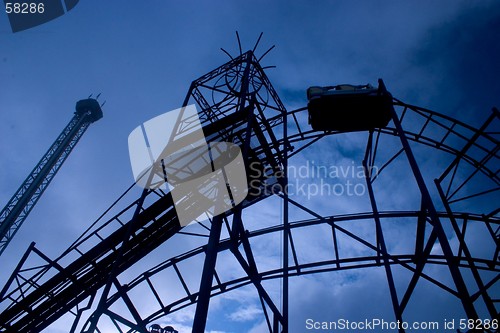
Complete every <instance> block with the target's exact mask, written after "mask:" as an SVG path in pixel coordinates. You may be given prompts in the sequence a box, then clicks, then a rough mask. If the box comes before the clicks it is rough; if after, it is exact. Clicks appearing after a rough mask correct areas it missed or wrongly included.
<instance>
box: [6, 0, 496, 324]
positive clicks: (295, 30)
mask: <svg viewBox="0 0 500 333" xmlns="http://www.w3.org/2000/svg"><path fill="white" fill-rule="evenodd" d="M235 31H239V34H240V37H241V40H242V44H243V49H244V50H247V49H251V48H252V47H253V45H254V43H255V41H256V40H257V38H258V36H259V34H260V32H264V36H263V39H262V40H261V43H260V46H259V48H258V50H257V54H259V51H260V53H262V52H264V51H265V50H267V49H268V48H269V47H271V46H272V45H276V48H275V49H274V50H273V51H272V52H271V53H270V54H269V55H268V56H266V58H265V59H264V65H276V66H277V68H276V69H271V70H269V71H268V76H269V78H270V80H271V82H272V84H273V85H274V87H275V89H276V91H277V92H278V94H279V95H280V97H281V99H282V100H283V101H284V103H285V106H286V107H287V108H288V109H295V108H298V107H303V106H305V105H306V103H307V101H306V96H305V90H306V89H307V87H309V86H312V85H332V84H341V83H352V84H366V83H372V84H374V85H375V84H376V82H377V79H378V78H383V79H384V81H385V83H386V85H387V87H388V89H389V91H391V93H392V94H393V95H394V96H395V97H397V98H398V99H400V100H403V101H405V102H407V103H410V104H415V105H419V106H423V107H427V108H430V109H433V110H436V111H438V112H440V113H443V114H446V115H449V116H452V117H456V118H457V119H459V120H462V121H464V122H467V123H469V124H471V125H473V126H477V127H479V125H480V124H481V123H482V122H483V121H484V120H485V119H486V117H487V116H488V115H489V113H490V110H491V107H492V106H494V105H497V106H498V105H499V104H500V103H499V96H500V80H499V79H498V74H499V73H500V62H499V60H498V59H500V45H499V43H498V41H499V40H500V36H499V35H500V3H499V2H498V1H475V2H471V1H445V0H442V1H439V2H436V1H404V2H403V1H357V2H352V1H314V2H311V1H272V2H271V1H246V2H240V1H238V2H237V1H189V2H182V3H181V2H174V1H167V0H163V1H159V0H151V1H147V2H142V1H141V2H139V1H117V0H112V1H97V0H81V1H80V3H79V4H78V5H77V6H76V7H75V8H74V9H73V10H71V11H70V12H68V13H67V14H65V15H64V16H62V17H59V18H57V19H55V20H53V21H51V22H49V23H47V24H44V25H41V26H39V27H35V28H33V29H30V30H26V31H23V32H19V33H16V34H13V33H12V32H11V31H10V27H9V23H8V19H7V16H6V15H5V14H0V84H1V89H0V133H1V137H0V156H1V158H0V171H1V172H0V204H1V205H3V204H5V203H6V202H7V201H8V200H9V199H10V197H11V196H12V194H13V193H14V192H15V191H16V190H17V188H18V187H19V185H20V184H21V183H22V181H23V180H24V179H25V178H26V176H27V175H28V173H29V172H30V171H31V170H32V168H33V167H34V165H35V164H36V163H37V162H38V161H39V159H40V158H41V156H42V154H43V153H44V152H45V151H46V150H47V148H48V147H49V146H50V145H51V144H52V143H53V141H54V140H55V138H56V137H57V135H58V134H59V133H60V132H61V130H62V129H63V127H64V126H65V125H66V124H67V123H68V122H69V120H70V119H71V117H72V114H73V112H74V105H75V103H76V101H77V100H79V99H83V98H86V97H87V96H88V95H90V94H94V96H95V95H96V94H97V93H102V95H101V97H100V100H101V101H104V100H106V105H105V107H104V118H103V119H101V120H99V121H98V122H96V123H95V124H92V125H91V126H90V128H89V129H88V131H87V133H85V135H84V136H83V138H82V140H81V141H80V143H79V144H78V145H77V147H76V148H75V149H74V151H73V153H72V154H71V156H70V157H69V158H68V160H67V161H66V163H65V164H64V166H63V167H62V169H61V170H60V172H59V174H58V175H57V176H56V177H55V179H54V180H53V182H52V184H51V185H50V187H49V188H48V189H47V191H46V192H45V194H44V195H43V197H42V198H41V199H40V201H39V203H38V205H37V206H36V207H35V208H34V210H33V212H32V214H31V215H30V216H29V218H28V219H27V221H26V222H25V224H24V225H23V227H22V228H21V229H20V231H19V232H18V234H17V235H16V237H15V239H14V240H13V241H12V242H11V244H10V246H9V247H8V248H7V249H6V251H5V252H4V254H3V255H2V257H0V267H1V269H0V284H2V285H3V284H4V283H5V281H6V280H7V278H8V277H9V275H10V272H11V271H12V270H13V268H14V267H15V265H16V264H17V262H18V260H19V259H20V257H21V255H22V253H24V251H25V250H26V248H27V246H28V245H29V243H30V242H32V241H35V242H36V243H37V247H38V248H40V249H41V250H43V251H44V253H46V254H48V255H49V256H50V257H55V256H57V255H58V254H60V253H61V252H62V251H63V250H64V249H66V248H67V246H68V245H69V244H71V242H72V241H73V240H75V239H76V238H77V237H78V236H79V235H80V234H81V233H82V232H83V230H85V229H86V228H87V227H88V225H89V224H90V221H93V220H94V219H95V218H97V217H98V216H99V215H100V213H101V212H103V211H104V210H105V209H106V207H107V206H108V205H109V204H111V203H112V202H113V201H114V200H115V199H116V198H117V197H118V196H119V195H120V194H121V193H122V192H123V191H124V190H125V189H126V188H127V187H128V186H129V185H130V184H131V183H132V182H133V176H132V173H131V169H130V165H129V157H128V151H127V138H128V135H129V133H130V132H131V131H132V130H133V129H134V128H135V127H137V126H138V125H140V124H141V123H143V122H144V121H147V120H149V119H151V118H153V117H154V116H157V115H159V114H162V113H164V112H167V111H169V110H172V109H175V108H178V107H179V106H180V105H181V103H182V101H183V99H184V97H185V94H186V92H187V89H188V87H189V84H190V82H191V81H192V80H194V79H196V78H198V77H199V76H201V75H202V74H204V73H206V72H208V71H210V70H211V69H213V68H215V67H216V66H218V65H220V64H222V63H224V62H226V61H227V60H228V57H227V56H226V55H225V54H224V53H223V52H221V51H220V48H221V47H223V48H224V49H226V50H228V51H229V52H230V53H231V54H233V55H236V54H237V43H236V37H235ZM328 140H330V141H327V143H326V144H325V146H319V145H318V147H312V148H311V149H310V150H307V151H306V152H305V153H304V155H303V156H301V157H298V160H297V162H296V163H297V164H300V163H304V161H315V162H316V163H317V164H330V163H336V165H350V164H349V163H350V161H351V160H352V159H353V158H354V156H356V154H358V153H359V149H362V148H363V147H364V144H365V143H364V142H365V141H363V140H365V139H364V137H362V136H359V135H358V136H352V137H349V138H348V137H347V136H343V137H339V138H335V139H328ZM322 147H323V148H322ZM324 147H327V149H326V148H324ZM332 147H333V148H332ZM389 150H390V149H389ZM422 163H423V165H424V166H429V165H430V164H431V163H434V164H433V165H437V166H441V164H442V167H445V166H446V161H445V160H439V161H438V162H435V161H433V162H427V161H426V160H425V159H424V160H423V161H422ZM435 163H437V164H435ZM439 170H442V168H441V169H439ZM392 172H394V177H395V178H396V179H397V177H399V176H400V177H403V176H405V174H404V172H403V171H401V170H399V169H397V168H396V169H394V170H392ZM436 172H437V171H436ZM430 173H432V172H430ZM438 174H439V173H438ZM400 179H403V178H400ZM405 184H406V183H405V182H403V181H401V182H397V181H392V182H391V185H392V186H394V190H396V189H398V188H399V189H400V190H401V188H404V187H405ZM386 185H387V184H386ZM391 189H392V188H391ZM136 193H138V192H136ZM391 193H394V192H389V191H387V192H386V193H385V197H386V198H387V200H385V201H384V204H386V205H387V207H388V208H392V209H406V207H412V205H413V204H414V202H413V201H414V200H413V199H414V198H412V196H411V195H410V194H409V195H408V197H406V196H404V197H403V196H395V195H392V194H391ZM381 195H384V194H381ZM302 199H304V198H302ZM316 199H317V200H315V201H314V202H311V204H310V205H311V206H310V207H312V208H314V209H317V210H318V211H321V212H322V213H325V214H329V215H333V214H341V213H345V212H353V211H366V205H365V206H363V203H360V204H359V206H358V205H354V204H352V203H350V202H349V198H345V197H343V198H336V201H334V203H332V201H331V198H316ZM304 200H305V199H304ZM279 202H280V201H279V200H277V199H270V200H269V202H267V203H262V204H261V205H260V206H259V208H258V209H254V210H253V211H249V212H247V213H246V214H247V217H246V218H247V219H248V221H249V222H253V223H254V225H255V226H256V227H257V226H258V225H260V224H259V223H260V222H262V221H263V220H265V221H267V220H269V221H271V220H272V219H273V218H274V219H275V222H276V223H278V222H277V221H278V220H279V214H278V213H277V212H276V208H275V207H276V205H279ZM303 202H307V201H303ZM295 214H296V215H294V216H293V219H300V218H305V217H306V216H305V215H304V216H303V215H301V213H299V212H296V213H295ZM256 227H255V228H256ZM367 232H369V231H367ZM390 232H393V233H394V235H395V236H394V237H395V238H398V237H399V239H403V240H404V239H405V238H401V237H402V236H401V235H402V234H404V232H405V231H404V230H403V229H398V228H397V227H394V229H391V231H390ZM322 233H323V231H322V230H318V231H312V232H311V234H308V235H306V234H304V235H301V236H298V237H299V238H301V239H302V240H303V241H304V243H305V245H308V246H309V247H305V245H304V249H307V250H304V254H303V256H304V258H305V259H304V260H306V259H309V260H313V259H314V258H315V257H316V255H317V256H321V255H322V254H323V253H324V252H325V249H324V248H322V246H321V245H320V244H321V243H320V242H319V241H318V242H316V237H320V235H321V234H322ZM398 233H401V234H398ZM311 240H315V241H314V242H313V241H311ZM182 242H184V243H182ZM299 242H300V240H299ZM178 243H182V244H184V246H185V247H186V248H189V246H191V245H194V244H196V243H190V241H183V240H178V241H177V243H175V244H176V246H177V245H178ZM263 243H265V242H263ZM263 243H258V244H257V243H256V245H255V246H256V247H257V248H258V249H259V250H261V253H263V255H262V257H261V259H260V260H262V263H261V264H262V265H263V266H264V265H266V264H268V265H269V266H270V267H271V266H272V265H273V264H276V262H275V261H277V260H278V259H279V258H278V257H275V256H274V255H273V254H272V252H271V250H270V249H266V248H265V246H264V245H263ZM306 243H307V244H306ZM313 243H314V244H313ZM259 244H260V245H259ZM396 245H397V244H396ZM396 245H395V246H396ZM399 245H401V246H404V242H403V241H401V244H399ZM176 246H172V247H174V248H173V249H171V248H169V247H168V246H167V245H165V247H162V250H161V251H162V252H158V251H156V252H155V253H154V255H153V257H152V258H150V259H148V260H149V261H146V262H147V263H155V262H159V261H161V260H163V259H166V258H168V256H169V255H171V253H174V252H175V251H177V250H178V248H177V247H176ZM259 246H261V247H262V248H259ZM346 249H350V250H353V251H354V250H355V249H354V248H351V247H349V246H347V247H346ZM169 251H170V252H169ZM266 260H268V261H266ZM273 260H274V261H273ZM147 265H148V264H143V265H142V266H140V267H141V268H145V267H147ZM195 266H196V263H194V264H193V265H192V266H189V267H186V270H187V271H189V270H190V269H192V270H193V271H195V270H197V269H198V268H195ZM198 267H199V266H198ZM227 267H230V265H229V264H228V266H227ZM228 269H229V268H228ZM137 270H138V271H140V269H137ZM133 276H135V275H133V274H131V276H130V277H131V278H132V277H133ZM125 280H126V279H125ZM193 283H196V282H193ZM384 283H385V284H384ZM374 285H377V286H378V285H380V286H383V287H380V288H378V287H375V288H374V287H373V286H374ZM345 286H350V287H351V288H344V287H345ZM270 288H271V289H272V290H277V289H276V288H277V287H276V286H272V287H270ZM273 288H274V289H273ZM298 291H300V292H298ZM247 292H248V294H246V293H247ZM384 293H385V294H386V293H387V287H386V282H385V276H384V274H383V271H381V270H374V271H369V270H367V271H366V272H363V273H359V274H354V273H347V272H346V273H341V274H337V275H335V278H332V276H331V275H328V274H323V275H314V276H306V277H303V278H297V279H296V280H294V282H293V283H292V285H291V295H293V296H291V313H292V320H291V325H290V326H291V327H290V330H291V332H302V331H303V327H304V318H306V316H311V315H313V314H315V315H316V316H317V318H318V320H331V319H333V318H334V317H345V318H353V319H356V318H358V319H360V318H364V317H367V316H371V317H373V316H382V317H386V318H390V316H391V313H392V310H391V309H390V303H389V298H388V297H386V296H384ZM367 295H369V297H368V296H367ZM373 300H376V301H373ZM447 301H448V300H446V299H443V300H439V301H435V300H433V302H438V303H439V304H441V305H443V306H445V307H446V304H447ZM374 302H376V303H377V306H374ZM384 302H385V303H384ZM212 304H213V305H212V306H211V313H212V314H213V316H214V317H213V318H217V319H216V320H215V319H214V320H211V321H209V325H208V326H207V330H208V331H212V332H216V331H218V332H261V331H262V329H263V327H264V326H263V323H262V321H261V318H260V317H259V315H260V312H259V311H260V310H259V308H258V306H257V303H256V302H255V295H253V296H252V295H251V291H247V290H246V289H242V290H239V291H238V292H235V293H234V294H232V296H227V297H225V298H217V299H216V300H215V301H214V302H213V303H212ZM432 304H433V303H432V302H431V301H430V300H427V302H423V303H419V305H418V306H419V307H420V308H418V309H417V312H418V313H420V314H421V315H420V316H417V317H420V319H422V318H424V319H426V318H428V319H426V320H431V319H433V318H434V317H436V318H440V316H441V318H442V316H444V314H442V313H441V312H440V310H436V311H434V310H433V311H432V313H433V314H432V315H431V314H430V312H429V311H427V310H426V309H427V308H428V307H430V306H431V305H432ZM443 311H444V310H443ZM454 311H455V312H454ZM459 311H460V310H457V309H451V308H450V310H449V312H448V313H447V314H446V315H456V316H460V312H459ZM189 317H190V312H189V311H187V312H183V313H180V314H177V315H176V317H174V318H172V319H171V322H175V323H177V327H178V329H179V328H181V329H184V328H186V327H188V326H189ZM431 317H432V318H431ZM457 318H458V317H457ZM226 321H227V322H232V323H224V322H226ZM65 325H67V322H63V323H62V324H56V325H54V326H53V327H52V328H51V329H49V330H48V332H64V331H67V329H66V330H65V328H64V327H65ZM182 332H184V331H182Z"/></svg>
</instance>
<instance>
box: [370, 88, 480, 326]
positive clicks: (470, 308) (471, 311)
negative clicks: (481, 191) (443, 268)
mask: <svg viewBox="0 0 500 333" xmlns="http://www.w3.org/2000/svg"><path fill="white" fill-rule="evenodd" d="M379 89H381V90H382V91H383V92H384V93H387V94H388V92H387V90H386V87H385V84H384V82H383V81H382V79H379ZM391 112H392V120H393V122H394V126H395V127H396V131H397V135H398V137H399V139H400V141H401V145H402V146H403V149H404V151H405V154H406V157H407V159H408V163H409V164H410V168H411V170H412V172H413V176H414V177H415V180H416V182H417V186H418V188H419V190H420V193H421V196H422V208H424V209H426V210H427V212H428V214H429V217H430V222H431V224H432V226H433V229H434V230H433V231H434V232H435V233H436V237H437V239H438V241H439V243H440V245H441V249H442V251H443V254H444V256H445V257H446V261H447V263H448V268H449V270H450V274H451V277H452V279H453V282H454V283H455V286H456V288H457V291H458V294H459V295H460V300H461V302H462V305H463V307H464V310H465V313H466V315H467V317H468V318H469V319H478V315H477V312H476V309H475V308H474V305H473V303H472V299H471V297H470V295H469V291H468V290H467V286H466V285H465V281H464V279H463V277H462V273H461V272H460V269H459V267H458V265H457V263H456V262H455V259H454V256H453V251H452V249H451V246H450V244H449V242H448V239H447V237H446V233H445V232H444V228H443V225H442V224H441V221H440V220H439V217H438V215H437V211H436V208H435V207H434V203H433V201H432V198H431V195H430V193H429V190H428V188H427V186H426V184H425V181H424V177H423V176H422V173H421V172H420V168H419V167H418V164H417V160H416V159H415V156H414V155H413V151H412V150H411V148H410V144H409V143H408V140H407V139H406V136H405V134H404V131H403V127H402V126H401V122H400V121H399V118H398V115H397V113H396V110H395V109H394V106H393V105H391ZM421 265H422V266H423V265H424V262H422V264H421Z"/></svg>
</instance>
